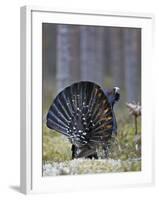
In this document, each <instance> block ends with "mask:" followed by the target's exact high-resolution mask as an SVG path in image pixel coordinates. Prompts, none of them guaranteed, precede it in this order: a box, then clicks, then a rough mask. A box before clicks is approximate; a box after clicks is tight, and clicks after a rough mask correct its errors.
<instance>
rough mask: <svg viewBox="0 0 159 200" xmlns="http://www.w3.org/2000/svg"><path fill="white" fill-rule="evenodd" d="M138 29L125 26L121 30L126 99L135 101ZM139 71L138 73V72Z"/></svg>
mask: <svg viewBox="0 0 159 200" xmlns="http://www.w3.org/2000/svg"><path fill="white" fill-rule="evenodd" d="M140 37H141V35H140V29H131V28H127V29H125V30H124V32H123V40H124V64H125V79H126V81H125V84H126V85H125V88H126V94H127V101H128V102H132V101H135V102H137V101H138V100H139V99H140V90H141V89H140V87H141V84H139V83H140V74H141V72H140V69H141V52H140V48H141V47H140V46H141V43H140ZM139 73H140V74H139Z"/></svg>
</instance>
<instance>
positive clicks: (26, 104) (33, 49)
mask: <svg viewBox="0 0 159 200" xmlns="http://www.w3.org/2000/svg"><path fill="white" fill-rule="evenodd" d="M153 18H154V17H153V15H151V14H138V13H117V12H106V11H89V10H85V11H83V10H63V9H61V10H57V9H51V8H43V7H35V6H24V7H22V8H21V174H20V176H21V183H20V185H21V187H20V188H21V192H23V193H25V194H28V193H43V192H58V191H59V192H61V191H72V190H78V191H80V190H87V189H94V188H103V189H105V188H107V187H116V186H118V187H119V186H139V185H152V184H153V183H154V168H153V167H154V157H153V154H154V139H153V137H154V133H153V132H154V129H153V127H154V126H153V116H152V115H153V108H152V104H150V103H149V102H150V101H151V94H152V90H151V87H152V76H151V70H150V66H152V39H153ZM42 22H50V23H67V24H85V25H107V26H123V27H139V28H141V29H142V132H143V134H142V170H141V171H140V172H127V173H109V174H98V175H97V174H96V175H87V176H86V175H80V176H58V177H42V159H41V155H42V128H41V127H42V121H41V119H42V106H41V105H42V39H41V38H42V37H41V36H42V26H41V25H42ZM147 78H148V79H149V83H148V82H147ZM147 91H149V93H147ZM150 132H151V134H149V133H150Z"/></svg>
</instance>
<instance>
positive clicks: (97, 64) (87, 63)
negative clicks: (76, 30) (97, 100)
mask: <svg viewBox="0 0 159 200" xmlns="http://www.w3.org/2000/svg"><path fill="white" fill-rule="evenodd" d="M103 40H104V28H103V27H93V26H81V27H80V52H81V56H80V59H81V79H82V80H87V81H88V80H89V81H93V82H96V83H98V84H99V85H103V77H104V76H103V65H104V51H103V49H104V42H103Z"/></svg>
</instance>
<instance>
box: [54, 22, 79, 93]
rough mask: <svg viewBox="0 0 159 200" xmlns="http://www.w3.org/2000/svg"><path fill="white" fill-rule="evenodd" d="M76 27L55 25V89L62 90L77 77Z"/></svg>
mask: <svg viewBox="0 0 159 200" xmlns="http://www.w3.org/2000/svg"><path fill="white" fill-rule="evenodd" d="M78 32H79V31H78V27H77V26H71V25H69V26H68V25H58V26H57V77H56V78H57V89H58V91H60V90H62V89H63V88H65V87H66V86H68V85H69V84H71V83H72V82H73V81H76V80H78V79H79V34H78Z"/></svg>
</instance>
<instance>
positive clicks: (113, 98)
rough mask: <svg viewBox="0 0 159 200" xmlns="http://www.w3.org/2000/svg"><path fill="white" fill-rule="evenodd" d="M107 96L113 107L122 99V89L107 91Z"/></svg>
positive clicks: (115, 88) (116, 88)
mask: <svg viewBox="0 0 159 200" xmlns="http://www.w3.org/2000/svg"><path fill="white" fill-rule="evenodd" d="M105 94H106V96H107V97H108V100H109V103H110V104H111V105H112V107H113V106H114V104H115V103H116V102H117V101H119V99H120V88H119V87H114V88H113V89H111V90H108V91H106V92H105Z"/></svg>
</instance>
